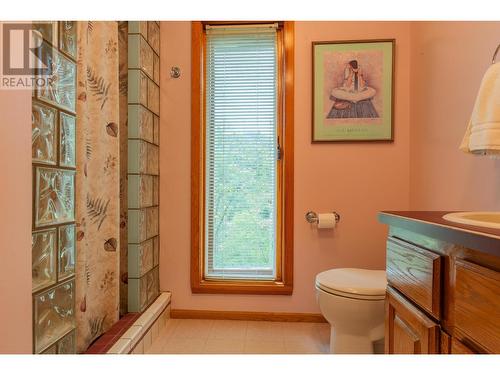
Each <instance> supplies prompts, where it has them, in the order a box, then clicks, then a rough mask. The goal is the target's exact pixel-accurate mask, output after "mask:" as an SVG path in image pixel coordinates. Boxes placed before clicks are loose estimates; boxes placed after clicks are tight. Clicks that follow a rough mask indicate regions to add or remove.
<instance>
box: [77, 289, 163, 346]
mask: <svg viewBox="0 0 500 375" xmlns="http://www.w3.org/2000/svg"><path fill="white" fill-rule="evenodd" d="M170 297H171V293H170V292H162V293H161V294H160V296H159V297H158V298H157V299H156V300H155V301H154V302H153V303H152V304H151V306H149V308H148V309H147V310H146V311H144V312H143V313H142V314H139V313H129V314H127V315H125V316H124V317H123V318H122V319H120V320H119V321H118V322H117V323H116V324H115V325H113V327H111V329H110V330H109V331H108V332H106V333H105V334H104V335H103V336H102V337H101V338H100V339H99V340H97V341H96V342H95V343H94V344H93V345H92V346H91V347H90V348H89V349H88V350H87V351H86V353H85V354H129V353H132V354H142V353H144V351H146V350H147V349H148V348H149V346H151V342H152V341H153V340H154V339H156V336H157V335H158V332H159V330H160V329H161V328H163V327H164V326H165V324H166V322H167V320H168V319H169V318H170Z"/></svg>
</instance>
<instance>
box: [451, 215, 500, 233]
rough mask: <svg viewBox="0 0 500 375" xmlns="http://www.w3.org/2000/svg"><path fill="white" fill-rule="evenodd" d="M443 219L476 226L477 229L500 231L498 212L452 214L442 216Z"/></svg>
mask: <svg viewBox="0 0 500 375" xmlns="http://www.w3.org/2000/svg"><path fill="white" fill-rule="evenodd" d="M443 219H445V220H448V221H453V222H454V223H459V224H467V225H476V226H478V227H486V228H494V229H500V212H493V211H474V212H473V211H471V212H453V213H449V214H446V215H444V216H443Z"/></svg>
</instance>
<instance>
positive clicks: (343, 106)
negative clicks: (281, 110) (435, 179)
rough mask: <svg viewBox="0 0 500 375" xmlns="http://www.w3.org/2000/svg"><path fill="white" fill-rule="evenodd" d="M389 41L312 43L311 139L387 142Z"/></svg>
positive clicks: (390, 89) (390, 68) (390, 135)
mask: <svg viewBox="0 0 500 375" xmlns="http://www.w3.org/2000/svg"><path fill="white" fill-rule="evenodd" d="M394 44H395V40H394V39H384V40H347V41H337V42H313V45H312V55H313V111H312V112H313V118H312V142H313V143H315V142H353V141H356V142H357V141H388V142H392V140H393V120H394V112H393V101H394Z"/></svg>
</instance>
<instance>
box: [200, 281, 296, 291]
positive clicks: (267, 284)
mask: <svg viewBox="0 0 500 375" xmlns="http://www.w3.org/2000/svg"><path fill="white" fill-rule="evenodd" d="M191 291H192V292H193V293H207V294H282V295H291V294H292V292H293V285H291V284H284V283H283V282H281V281H258V280H251V281H243V280H221V281H217V280H201V281H200V282H198V283H193V284H192V285H191Z"/></svg>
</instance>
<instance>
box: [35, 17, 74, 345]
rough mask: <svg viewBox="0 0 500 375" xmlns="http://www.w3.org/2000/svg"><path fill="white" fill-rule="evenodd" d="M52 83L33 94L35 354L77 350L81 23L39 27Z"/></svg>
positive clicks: (38, 24) (42, 51) (44, 57)
mask: <svg viewBox="0 0 500 375" xmlns="http://www.w3.org/2000/svg"><path fill="white" fill-rule="evenodd" d="M34 26H35V30H37V31H38V33H39V34H38V35H41V36H42V37H43V40H44V43H43V44H42V48H41V50H40V54H41V56H40V57H41V60H42V61H44V63H45V64H46V65H47V66H52V67H53V72H52V78H53V80H52V82H53V83H52V84H51V85H50V86H49V87H43V88H38V89H36V90H34V92H33V104H32V165H33V200H34V205H33V207H34V209H33V222H32V230H33V231H32V280H33V352H34V353H54V354H55V353H61V354H62V353H74V352H75V341H76V340H75V188H74V187H75V167H76V160H75V159H76V158H75V143H76V142H75V127H76V117H75V116H76V69H77V65H76V61H75V60H76V57H77V46H76V23H75V22H44V23H34Z"/></svg>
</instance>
